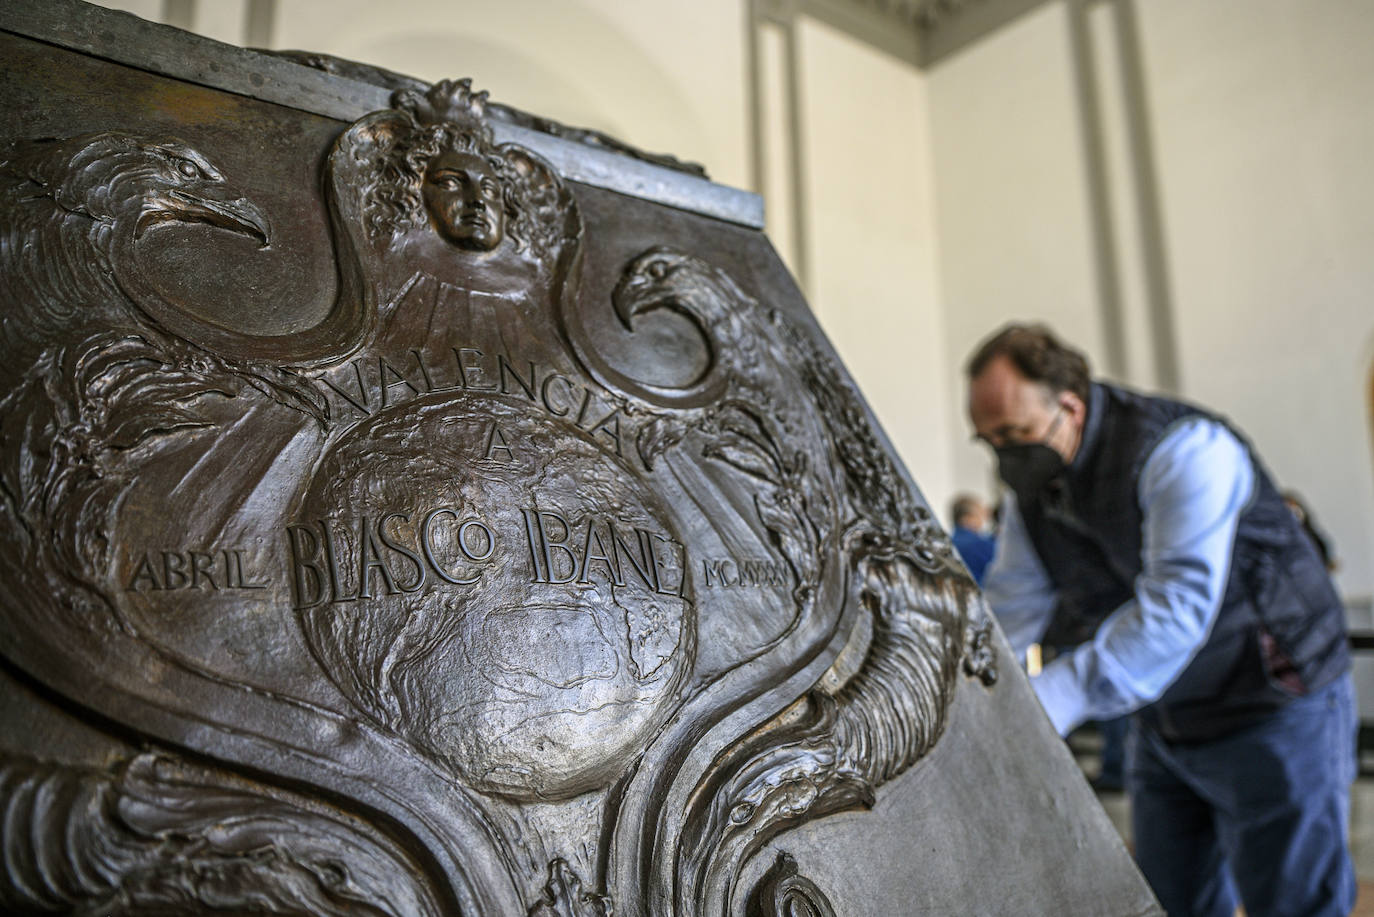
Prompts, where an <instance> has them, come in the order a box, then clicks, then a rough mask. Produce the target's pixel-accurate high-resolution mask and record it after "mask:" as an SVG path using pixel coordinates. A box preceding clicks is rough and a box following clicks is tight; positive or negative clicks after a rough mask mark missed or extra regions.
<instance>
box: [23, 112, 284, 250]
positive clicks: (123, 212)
mask: <svg viewBox="0 0 1374 917" xmlns="http://www.w3.org/2000/svg"><path fill="white" fill-rule="evenodd" d="M0 168H3V170H4V172H5V173H7V174H8V175H9V176H13V177H15V178H19V177H22V178H23V179H26V180H27V189H26V190H28V192H29V195H28V199H29V200H31V201H36V200H42V199H43V198H47V199H49V200H51V202H52V203H53V204H54V205H55V206H56V208H57V210H58V211H59V212H60V213H61V214H64V215H74V216H80V217H86V218H88V219H90V220H91V221H93V223H94V224H95V226H94V227H93V228H95V229H97V230H106V231H107V232H103V233H97V238H100V239H101V241H103V240H104V238H107V237H108V235H107V233H114V234H119V233H129V234H131V237H132V238H134V239H137V238H139V237H141V236H142V235H143V233H144V232H145V231H146V230H147V229H148V228H149V227H151V226H154V225H157V224H159V223H167V222H182V223H208V224H210V225H212V226H219V227H221V228H223V229H228V230H231V231H233V232H241V233H245V234H247V235H250V236H253V237H254V238H256V239H258V241H259V242H261V243H262V244H264V245H265V244H266V243H267V236H268V228H267V219H266V217H264V216H263V214H262V212H261V211H260V210H258V209H257V207H255V206H254V205H253V204H252V202H250V201H248V200H246V199H245V198H243V197H241V196H239V195H238V192H236V191H235V190H234V189H232V188H231V187H230V186H229V185H228V184H227V183H226V182H225V180H224V176H223V175H222V174H220V172H219V170H218V169H216V168H215V167H214V166H213V165H212V164H211V163H210V161H209V160H207V159H206V158H205V157H204V156H202V155H201V154H200V153H198V152H197V151H196V150H193V149H191V147H189V146H187V145H186V144H185V143H182V142H181V141H179V140H170V139H168V140H149V139H146V138H140V137H135V136H133V135H131V134H125V133H118V132H113V131H107V132H104V133H99V134H84V135H81V136H78V137H72V138H69V139H66V140H61V141H38V142H36V143H32V144H29V145H28V148H27V149H25V150H22V151H21V152H20V154H19V155H18V156H16V157H13V158H11V159H9V160H7V161H6V162H5V163H4V165H3V166H2V167H0Z"/></svg>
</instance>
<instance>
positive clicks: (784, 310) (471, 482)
mask: <svg viewBox="0 0 1374 917" xmlns="http://www.w3.org/2000/svg"><path fill="white" fill-rule="evenodd" d="M111 69H117V68H111ZM116 79H126V80H129V81H130V82H131V83H136V84H139V85H144V86H145V89H144V95H143V96H141V100H142V101H141V102H140V103H139V104H140V105H142V106H143V107H145V108H147V109H149V110H150V111H151V112H152V114H150V115H148V116H147V117H144V116H142V115H140V116H138V117H135V116H133V115H128V116H126V117H125V120H126V121H127V123H126V124H124V125H122V126H120V125H118V124H115V123H102V122H114V121H116V120H117V118H116V115H117V114H118V113H116V112H113V111H109V110H101V111H99V112H98V113H97V114H91V115H88V120H90V121H92V122H95V123H92V125H91V129H90V130H76V131H70V132H66V133H62V134H61V135H60V136H57V137H56V139H47V138H43V139H40V137H41V135H39V134H37V133H27V132H25V131H24V128H23V126H22V125H20V126H12V128H11V131H12V136H13V137H14V140H13V142H12V143H11V144H10V146H9V147H8V149H7V150H6V151H5V152H4V154H3V161H0V212H2V213H3V217H4V220H5V225H6V227H7V228H6V230H5V234H4V236H3V238H2V239H0V258H3V260H4V263H5V271H4V281H3V284H4V295H5V300H6V301H5V309H6V312H5V319H4V322H3V326H0V327H2V328H3V335H4V337H3V341H0V344H2V345H3V348H4V358H3V360H2V361H0V367H3V368H2V369H0V372H3V373H5V374H6V383H7V384H6V385H5V386H4V388H3V391H4V392H5V395H4V397H3V410H0V436H3V439H4V444H5V449H4V452H3V466H0V496H3V500H0V537H2V538H3V539H4V543H5V548H4V551H3V552H0V583H3V586H4V590H5V596H6V598H5V600H4V601H3V602H0V617H2V618H3V627H0V653H3V656H4V658H5V660H6V665H7V667H8V669H7V670H8V671H12V672H13V673H14V677H17V678H22V679H24V680H25V681H26V682H27V683H30V684H32V685H34V686H37V687H38V688H41V690H42V691H44V692H48V693H50V694H51V695H52V696H53V697H55V698H58V699H60V701H61V705H62V707H63V709H64V710H65V711H66V715H69V716H71V717H73V718H75V719H78V720H82V721H89V722H91V723H95V724H97V725H98V726H99V728H101V729H108V730H110V731H111V732H112V734H113V733H117V734H119V735H120V736H123V737H125V739H124V741H126V742H127V745H128V748H130V749H131V750H130V751H129V752H128V753H127V754H122V755H120V756H118V760H114V761H113V762H112V763H110V764H109V765H108V766H107V767H104V768H100V767H92V766H90V765H86V764H81V765H78V764H75V763H63V759H62V755H61V749H60V748H55V749H42V748H38V749H32V750H30V752H28V753H23V752H21V751H20V750H18V749H7V750H6V752H5V757H4V759H3V762H2V763H0V782H3V786H4V787H5V788H6V792H5V794H4V803H3V805H4V823H5V825H6V827H5V835H4V845H5V850H6V854H7V857H9V858H10V862H12V863H14V864H15V865H14V866H12V867H11V868H10V869H9V870H8V871H7V874H6V878H5V882H4V883H3V885H2V886H0V902H4V903H5V905H6V906H7V907H9V908H10V909H13V910H17V911H20V912H30V911H31V912H39V911H44V910H45V909H46V910H62V909H64V908H65V909H67V910H69V911H70V912H73V913H96V912H100V913H127V914H134V913H145V912H149V911H152V910H159V909H160V910H159V912H164V911H165V912H187V913H198V912H202V911H205V912H213V911H216V910H219V911H224V912H234V911H235V910H236V909H237V910H246V909H248V908H249V907H250V906H257V905H254V903H255V902H256V903H257V904H258V905H261V906H262V907H263V908H265V909H267V910H268V912H270V913H293V914H294V913H302V914H305V913H310V914H330V913H339V914H342V913H376V914H397V915H399V914H448V913H462V914H472V915H477V914H487V915H491V914H540V915H544V914H578V915H582V914H588V915H590V914H610V913H611V912H612V910H613V909H614V910H616V911H618V912H619V913H621V914H646V915H647V914H665V915H666V914H680V915H686V914H722V915H724V914H733V913H738V912H739V911H740V909H741V908H743V909H746V910H748V911H749V912H750V913H774V912H776V913H791V912H805V911H804V910H802V911H797V908H803V906H805V907H810V908H812V909H813V912H815V913H833V912H834V909H833V907H832V904H831V903H830V902H827V901H826V896H825V890H824V889H823V888H821V887H820V886H819V885H818V884H817V883H814V882H812V881H810V880H809V879H807V878H806V877H805V876H802V875H798V873H797V869H796V864H795V863H791V864H789V863H787V862H784V861H779V863H778V865H777V866H776V867H775V869H773V870H770V871H769V873H768V874H767V875H766V876H765V878H764V880H763V881H762V882H761V883H759V884H757V885H756V886H752V887H749V888H745V887H741V886H740V883H739V877H740V876H741V874H742V872H743V869H744V866H745V864H746V863H748V862H749V861H750V860H751V859H752V858H753V857H754V856H755V855H756V854H757V853H759V851H761V850H762V849H763V848H764V846H765V845H766V844H767V843H769V842H770V841H771V840H773V839H774V838H775V837H777V836H779V835H780V834H782V833H783V832H785V831H787V830H788V829H789V828H793V827H795V826H797V825H800V824H803V823H805V822H807V821H809V820H812V819H817V818H821V817H823V816H825V815H827V814H831V813H835V812H838V811H842V810H846V809H862V808H863V807H865V806H869V805H872V803H873V800H874V798H875V792H876V790H877V788H878V787H880V786H881V785H883V784H884V783H886V782H888V781H890V780H892V779H894V778H895V777H897V776H898V775H900V774H902V773H904V772H905V771H907V770H908V769H910V768H911V767H912V766H913V765H916V764H917V762H919V761H920V760H921V759H922V758H923V757H924V756H926V755H927V754H928V753H929V752H930V751H931V749H932V748H933V747H934V746H935V744H936V743H937V742H938V741H939V740H940V738H941V735H942V733H943V731H944V729H945V727H946V725H947V723H948V718H949V709H950V705H951V703H952V699H953V696H954V694H955V693H956V691H957V690H959V688H960V685H961V684H964V683H966V682H971V683H972V685H974V686H976V688H977V690H985V688H986V686H990V685H991V684H992V683H993V681H994V679H995V672H996V669H995V664H994V658H993V654H992V650H991V643H990V630H989V625H988V622H987V620H986V619H985V617H984V614H983V611H982V609H981V605H980V602H979V600H978V598H977V591H976V589H975V587H974V586H973V585H972V583H971V581H970V580H969V579H968V578H967V576H966V575H965V573H964V572H963V570H962V567H961V566H960V565H959V564H958V563H957V561H955V560H953V559H952V556H951V553H950V548H949V545H948V543H947V542H946V540H945V538H944V536H943V535H942V534H941V533H940V531H939V529H938V527H937V526H936V525H935V523H934V521H933V520H932V518H931V516H930V514H929V512H928V510H927V509H926V508H925V507H924V505H923V504H922V503H921V502H920V499H919V497H918V496H917V495H916V494H915V492H914V491H913V489H912V488H911V486H910V484H909V483H908V482H907V480H906V478H905V476H904V473H903V472H902V471H901V470H900V468H899V467H898V466H897V465H896V464H895V463H894V461H893V459H892V458H891V456H890V454H889V451H888V449H887V447H886V445H885V444H884V442H883V441H882V440H881V437H880V435H879V434H878V433H876V431H875V430H874V428H873V426H872V422H871V419H870V417H869V415H868V412H867V409H866V408H865V406H864V405H863V403H862V400H861V399H860V397H859V395H858V393H857V392H856V390H855V389H854V387H853V385H852V383H851V382H850V381H849V380H848V377H847V376H846V375H845V373H844V372H843V370H842V369H841V368H840V367H839V365H838V364H837V362H836V361H835V359H834V357H833V355H832V354H831V353H830V351H829V349H828V346H827V345H825V344H824V342H823V341H822V340H821V339H820V338H819V336H818V333H817V332H816V330H815V328H814V325H813V324H812V323H810V321H809V318H808V317H806V316H805V315H804V307H803V306H802V305H801V304H800V300H799V299H797V297H796V293H795V290H794V289H792V288H791V287H790V286H789V285H787V283H786V281H785V278H783V279H780V278H781V273H780V270H779V268H777V267H776V263H775V259H774V258H772V256H771V253H769V251H768V249H767V245H766V242H765V241H763V240H761V239H760V238H759V237H758V234H757V233H752V232H748V231H745V230H741V229H738V228H734V227H728V226H724V225H721V224H715V223H713V222H712V221H709V220H705V219H703V218H700V217H689V216H687V215H684V214H676V213H671V212H667V211H665V210H664V209H663V208H660V207H656V206H655V205H652V204H646V203H644V202H639V201H633V200H631V199H628V198H621V197H618V196H617V195H613V194H611V193H610V192H605V191H597V190H595V189H589V188H586V187H583V186H577V185H573V184H570V183H568V182H565V181H564V180H563V179H562V178H560V176H559V175H558V174H557V172H556V171H555V170H554V169H553V168H552V167H551V166H550V165H549V164H548V163H547V162H546V161H545V160H544V159H542V158H541V157H540V156H539V155H538V154H536V153H534V152H532V151H531V150H529V149H526V148H524V147H521V146H519V145H516V144H511V143H504V144H502V143H497V142H496V141H495V139H494V137H493V133H492V130H491V127H490V125H489V123H488V117H487V113H486V110H485V106H486V96H485V93H476V92H473V91H472V90H471V87H470V84H469V83H468V81H466V80H460V81H457V82H447V81H446V82H441V83H439V84H436V85H434V86H433V87H431V88H430V89H429V90H428V91H425V92H421V91H419V90H417V89H405V90H401V91H398V92H397V93H396V96H395V97H394V99H393V105H392V107H391V108H389V109H386V110H383V111H377V112H374V113H372V114H368V115H366V116H364V117H362V118H360V119H359V120H357V121H355V122H353V123H352V124H350V125H347V126H346V127H340V125H338V124H334V125H333V126H332V128H331V133H332V135H333V136H332V137H329V138H326V137H325V130H324V129H325V126H327V125H325V124H323V122H322V119H315V121H314V122H311V123H310V124H309V125H308V126H306V127H302V128H298V129H295V128H293V130H297V131H298V133H296V134H292V135H289V136H286V139H285V140H283V139H282V138H283V134H282V133H281V130H282V129H281V128H280V126H279V127H278V128H277V129H275V130H276V133H273V134H271V135H270V136H272V137H273V138H275V139H274V140H273V141H272V142H271V143H269V142H266V141H262V145H263V147H264V149H265V150H268V152H265V153H264V154H263V159H264V160H267V159H271V160H272V164H271V165H270V166H269V165H267V164H266V163H265V162H264V164H262V165H261V166H260V167H259V166H257V165H255V159H254V156H253V154H252V147H253V145H254V144H255V143H257V142H259V141H258V140H257V138H258V136H259V134H258V133H256V132H255V130H256V129H257V128H259V127H261V125H262V124H265V123H268V122H270V121H271V120H272V119H274V118H275V119H277V121H278V122H279V123H288V122H289V123H294V122H295V121H300V120H301V119H300V118H294V121H293V117H294V116H290V115H289V114H283V113H282V112H281V111H277V110H275V109H273V107H272V106H267V105H262V104H260V103H259V104H258V108H261V109H263V110H264V111H266V112H267V114H262V115H257V116H254V117H258V118H260V120H259V121H255V122H249V123H248V125H247V128H246V129H245V130H244V132H243V136H241V137H238V138H237V139H235V138H234V137H232V136H231V134H232V132H231V131H230V130H229V127H228V126H226V119H225V116H224V115H223V113H222V110H219V109H217V110H216V111H215V112H202V111H201V110H200V109H198V108H197V107H196V106H197V105H204V104H207V101H206V97H207V96H209V95H211V94H210V93H209V92H208V91H207V90H198V89H197V88H195V87H190V88H186V87H182V86H180V85H178V84H174V83H173V82H172V81H168V80H164V79H161V78H154V77H150V76H147V75H145V74H140V75H137V76H124V77H116ZM71 91H72V92H73V93H76V92H77V90H75V89H72V90H71ZM82 91H84V90H82ZM198 93H199V94H198ZM133 97H136V98H139V97H138V96H136V95H135V96H133ZM226 104H230V103H226ZM232 104H233V105H238V106H247V107H248V108H252V107H253V106H251V105H249V104H248V103H247V102H245V101H243V100H238V101H235V102H233V103H232ZM96 107H97V108H98V106H96ZM178 119H181V120H184V121H185V122H186V123H185V129H183V130H177V129H169V128H174V127H175V122H176V121H177V120H178ZM158 122H161V123H158ZM153 127H157V128H158V129H156V130H155V129H153ZM264 136H266V135H264ZM322 138H323V139H327V140H328V142H327V144H322V143H321V140H322ZM273 144H275V145H273ZM312 144H314V146H312ZM283 149H290V150H294V151H295V152H294V155H295V158H296V161H295V162H294V163H293V164H289V165H282V164H281V162H279V161H278V160H279V159H280V158H281V157H282V154H283ZM245 150H246V151H245ZM226 151H230V152H229V155H227V156H226V155H225V152H226ZM262 170H266V171H268V172H271V173H273V174H275V175H278V176H280V175H284V174H286V175H298V174H303V173H309V174H311V175H312V176H315V177H314V178H312V180H311V182H310V183H309V184H308V185H302V184H300V183H297V184H296V185H295V186H293V187H286V188H283V187H279V185H280V183H281V181H282V179H280V178H278V179H276V180H275V182H274V181H273V180H265V179H263V178H262V175H261V174H260V173H261V172H262ZM255 171H256V172H257V173H259V174H256V175H255ZM584 210H585V211H586V212H585V213H584ZM130 737H132V738H130ZM112 757H115V756H112ZM33 837H48V838H54V839H58V840H54V842H53V843H52V844H46V843H45V844H43V845H34V844H32V843H31V842H30V841H29V840H28V839H30V838H33ZM789 909H790V910H789Z"/></svg>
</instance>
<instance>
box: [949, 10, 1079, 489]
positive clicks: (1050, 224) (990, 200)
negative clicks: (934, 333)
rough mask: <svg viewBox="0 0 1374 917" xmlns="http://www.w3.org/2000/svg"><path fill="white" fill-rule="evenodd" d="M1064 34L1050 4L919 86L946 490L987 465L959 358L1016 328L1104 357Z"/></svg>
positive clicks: (983, 484) (978, 480) (976, 478)
mask: <svg viewBox="0 0 1374 917" xmlns="http://www.w3.org/2000/svg"><path fill="white" fill-rule="evenodd" d="M1067 35H1068V32H1067V28H1066V25H1065V19H1064V10H1063V8H1062V7H1061V6H1060V5H1058V4H1051V5H1048V6H1045V7H1042V8H1041V9H1040V10H1038V11H1036V12H1035V13H1033V14H1030V15H1029V16H1027V17H1025V18H1023V19H1021V20H1019V21H1017V22H1016V23H1015V24H1014V25H1012V26H1011V27H1008V28H1006V29H1005V30H1003V31H1002V32H999V33H997V34H995V35H993V36H992V37H990V38H988V39H985V40H984V41H982V42H980V43H978V44H975V45H973V46H972V47H970V48H969V49H967V50H965V51H963V52H961V53H960V54H959V55H957V56H956V57H954V58H953V59H950V60H947V61H945V62H944V63H942V64H940V65H939V66H937V67H936V68H934V69H933V70H932V71H931V72H930V76H929V79H928V83H929V106H930V134H931V140H932V144H933V149H934V167H935V188H936V202H937V219H936V232H937V236H938V238H939V240H940V246H939V265H938V270H939V275H940V285H941V293H942V299H943V306H944V316H945V321H944V324H945V347H946V363H947V365H948V372H949V375H950V377H951V379H952V380H953V381H952V382H951V383H950V389H949V390H950V396H949V397H950V401H949V406H948V413H949V416H950V417H951V418H952V420H951V423H950V425H949V426H947V427H946V428H945V437H944V438H945V441H946V443H947V444H948V446H947V448H948V449H949V450H950V463H951V465H952V467H953V474H954V478H953V480H954V485H955V486H956V487H958V488H960V489H963V490H971V491H974V492H976V493H980V494H983V495H985V496H991V495H992V494H993V491H994V486H995V485H994V480H995V478H994V474H993V471H992V462H991V460H990V456H989V455H988V454H987V453H986V450H985V448H984V447H980V446H977V445H974V444H973V443H972V442H971V441H970V438H969V435H970V430H969V427H968V423H967V421H966V420H965V419H964V418H965V410H964V397H965V388H964V382H963V378H962V372H963V365H964V361H965V360H966V358H967V356H968V354H969V352H970V351H971V350H973V348H974V347H975V346H976V345H977V344H978V342H979V341H980V340H981V339H982V338H984V337H985V336H987V335H988V334H989V333H990V332H992V331H993V330H995V329H996V328H998V327H1000V326H1001V325H1002V324H1004V323H1006V322H1008V321H1012V320H1039V321H1046V322H1049V323H1050V324H1052V325H1053V326H1054V327H1055V328H1056V329H1058V330H1059V331H1060V332H1061V333H1062V334H1063V335H1064V336H1065V337H1067V338H1069V339H1071V340H1073V341H1075V342H1076V343H1077V344H1078V345H1079V346H1081V347H1083V348H1084V349H1086V350H1087V351H1088V353H1089V355H1090V356H1093V357H1099V356H1100V354H1101V351H1102V340H1101V334H1102V331H1101V321H1100V315H1099V312H1098V308H1097V294H1096V287H1095V284H1094V274H1093V270H1094V268H1093V260H1092V251H1091V235H1090V227H1089V222H1088V203H1087V197H1086V192H1085V188H1084V183H1083V180H1082V175H1083V154H1082V144H1081V140H1080V135H1079V128H1078V119H1077V109H1076V107H1075V103H1074V95H1073V76H1072V71H1071V67H1070V56H1069V49H1068V39H1067ZM1099 362H1100V361H1099ZM940 509H941V510H942V511H943V507H941V508H940Z"/></svg>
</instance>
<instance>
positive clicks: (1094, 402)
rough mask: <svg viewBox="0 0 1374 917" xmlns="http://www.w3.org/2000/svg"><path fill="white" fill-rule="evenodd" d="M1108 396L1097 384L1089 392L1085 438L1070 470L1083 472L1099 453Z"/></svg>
mask: <svg viewBox="0 0 1374 917" xmlns="http://www.w3.org/2000/svg"><path fill="white" fill-rule="evenodd" d="M1106 407H1107V394H1106V392H1104V391H1103V390H1102V386H1101V385H1099V384H1097V383H1096V382H1094V383H1092V387H1091V388H1090V389H1089V390H1088V414H1087V417H1086V418H1085V419H1084V421H1083V438H1082V439H1081V440H1079V442H1078V453H1077V454H1076V455H1075V456H1074V457H1073V461H1072V462H1070V463H1069V470H1070V471H1073V472H1074V473H1078V472H1081V471H1082V470H1083V469H1084V468H1087V467H1088V463H1089V462H1090V461H1092V457H1093V453H1094V452H1096V451H1097V441H1098V440H1099V439H1101V437H1102V415H1103V414H1104V413H1105V412H1106Z"/></svg>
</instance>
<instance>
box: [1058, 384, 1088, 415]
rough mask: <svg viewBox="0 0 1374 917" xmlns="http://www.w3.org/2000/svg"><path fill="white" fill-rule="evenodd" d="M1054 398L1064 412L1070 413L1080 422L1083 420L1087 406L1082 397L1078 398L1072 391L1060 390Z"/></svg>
mask: <svg viewBox="0 0 1374 917" xmlns="http://www.w3.org/2000/svg"><path fill="white" fill-rule="evenodd" d="M1056 400H1057V401H1058V402H1059V406H1060V407H1062V408H1063V409H1064V412H1065V413H1066V414H1069V415H1071V416H1072V417H1073V419H1074V420H1077V421H1079V422H1080V423H1081V422H1082V421H1083V418H1084V417H1086V416H1087V415H1088V406H1087V405H1086V404H1085V403H1084V402H1083V399H1082V398H1079V397H1078V396H1077V395H1075V394H1074V393H1073V392H1070V391H1063V392H1060V393H1059V396H1058V398H1057V399H1056Z"/></svg>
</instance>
